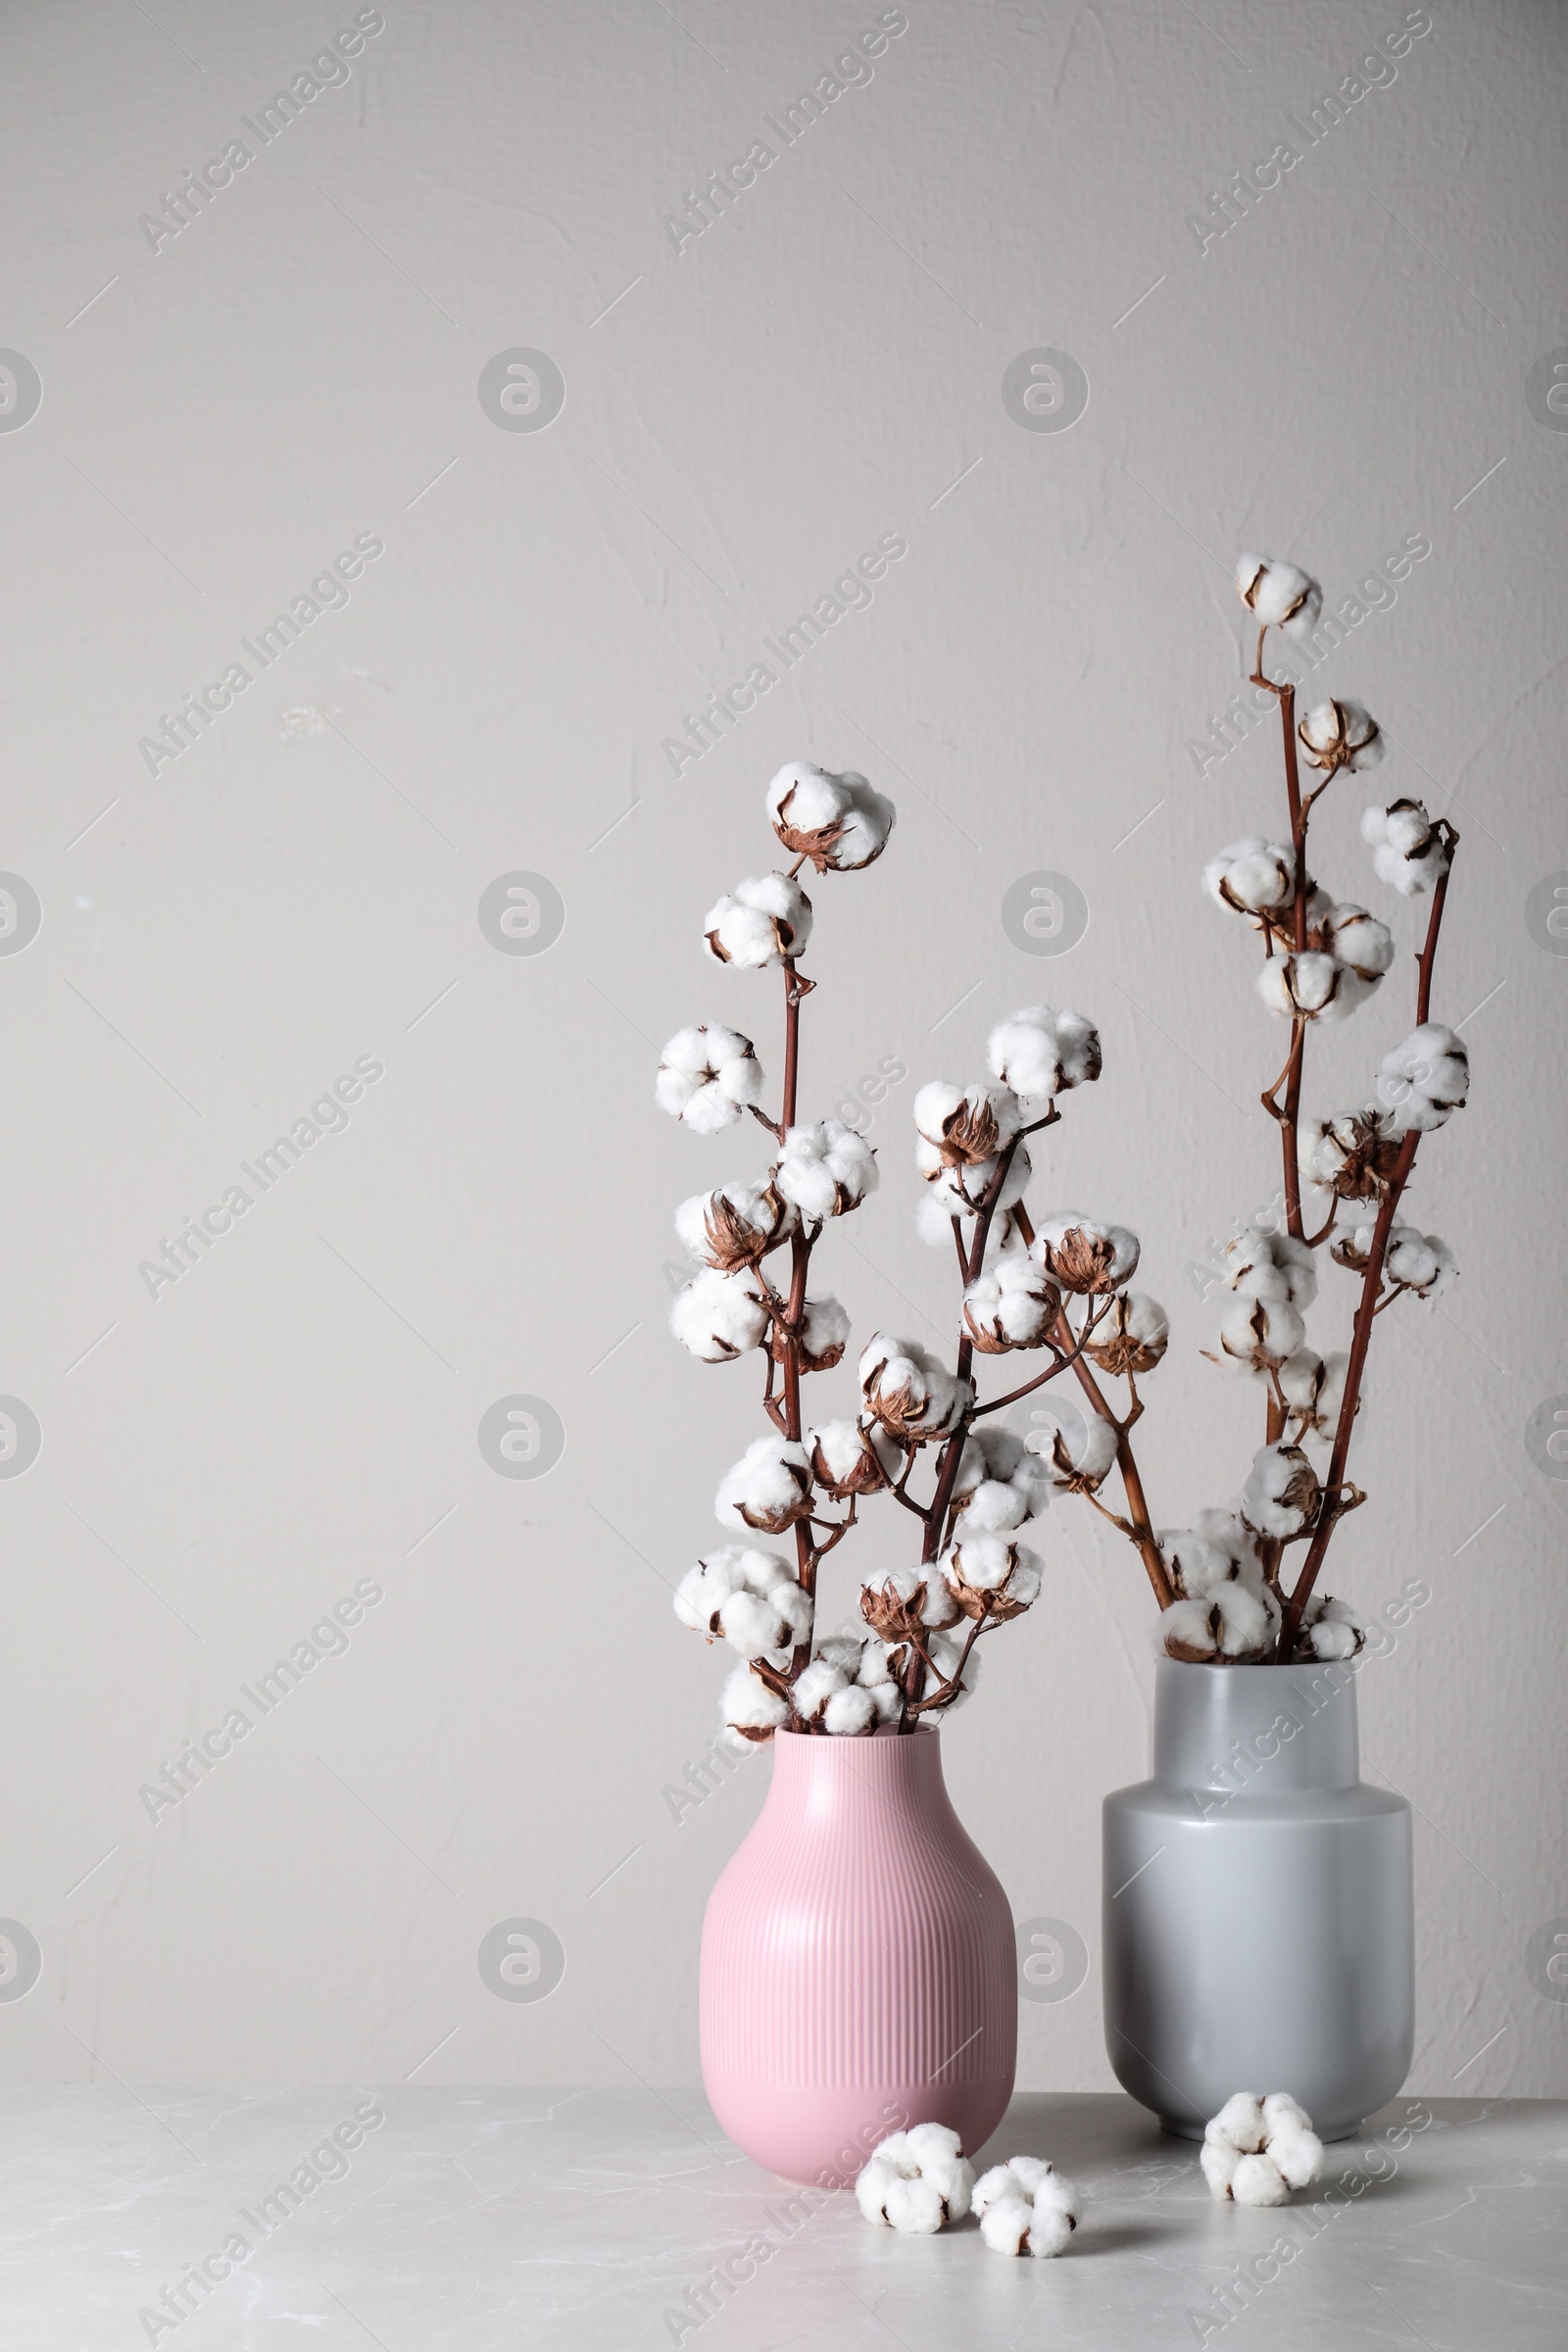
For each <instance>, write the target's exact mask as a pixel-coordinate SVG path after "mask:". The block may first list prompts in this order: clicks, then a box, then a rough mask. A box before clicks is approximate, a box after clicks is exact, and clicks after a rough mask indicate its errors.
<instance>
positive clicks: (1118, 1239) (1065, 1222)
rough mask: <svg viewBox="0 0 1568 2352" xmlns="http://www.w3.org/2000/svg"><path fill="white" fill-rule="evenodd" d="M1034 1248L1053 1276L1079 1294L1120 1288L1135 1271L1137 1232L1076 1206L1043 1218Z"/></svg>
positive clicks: (1097, 1292)
mask: <svg viewBox="0 0 1568 2352" xmlns="http://www.w3.org/2000/svg"><path fill="white" fill-rule="evenodd" d="M1034 1247H1035V1250H1036V1251H1037V1253H1038V1255H1039V1258H1040V1262H1041V1264H1042V1265H1043V1266H1044V1267H1045V1270H1046V1272H1047V1273H1048V1274H1049V1275H1050V1276H1051V1277H1052V1279H1053V1280H1054V1282H1057V1283H1059V1284H1060V1285H1061V1288H1062V1289H1063V1290H1064V1291H1075V1292H1077V1293H1078V1294H1079V1295H1080V1296H1081V1297H1089V1296H1091V1295H1097V1294H1099V1293H1101V1292H1103V1291H1119V1290H1120V1289H1121V1287H1122V1285H1123V1284H1124V1283H1127V1282H1130V1281H1131V1280H1132V1278H1133V1276H1134V1274H1135V1273H1136V1272H1137V1271H1138V1252H1139V1242H1138V1236H1137V1234H1136V1233H1134V1232H1132V1231H1131V1229H1130V1228H1129V1227H1128V1226H1126V1225H1108V1224H1103V1223H1102V1222H1101V1221H1100V1220H1099V1219H1098V1218H1096V1217H1089V1216H1085V1215H1084V1214H1083V1213H1082V1211H1081V1210H1079V1209H1063V1210H1058V1211H1057V1212H1056V1213H1055V1214H1054V1215H1052V1216H1049V1217H1046V1218H1043V1219H1042V1221H1041V1223H1040V1225H1039V1227H1038V1229H1037V1231H1036V1234H1035V1241H1034Z"/></svg>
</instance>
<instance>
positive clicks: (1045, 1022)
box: [986, 1005, 1061, 1100]
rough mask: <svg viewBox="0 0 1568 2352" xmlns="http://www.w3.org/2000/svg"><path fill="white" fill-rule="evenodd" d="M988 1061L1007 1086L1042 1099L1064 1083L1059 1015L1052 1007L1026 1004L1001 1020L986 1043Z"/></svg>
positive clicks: (1017, 1091) (1020, 1093) (1018, 1092)
mask: <svg viewBox="0 0 1568 2352" xmlns="http://www.w3.org/2000/svg"><path fill="white" fill-rule="evenodd" d="M986 1059H987V1061H988V1062H989V1063H990V1065H991V1068H992V1070H993V1072H994V1073H995V1075H996V1076H997V1077H998V1078H1000V1079H1001V1081H1002V1083H1003V1085H1004V1086H1008V1087H1011V1088H1012V1090H1013V1092H1014V1093H1015V1094H1019V1095H1027V1096H1029V1097H1031V1098H1032V1099H1035V1100H1038V1099H1040V1098H1041V1097H1042V1096H1046V1095H1054V1093H1055V1091H1056V1088H1057V1087H1058V1085H1059V1084H1060V1082H1061V1055H1060V1054H1058V1052H1057V1051H1056V1016H1055V1014H1054V1011H1053V1010H1052V1008H1051V1006H1050V1005H1024V1006H1023V1008H1022V1009H1021V1011H1018V1012H1013V1013H1009V1014H1008V1016H1007V1018H1006V1019H1005V1021H999V1022H998V1023H997V1025H996V1027H995V1028H994V1029H993V1030H992V1032H991V1035H990V1036H989V1037H988V1038H987V1040H986Z"/></svg>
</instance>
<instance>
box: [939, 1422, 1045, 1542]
mask: <svg viewBox="0 0 1568 2352" xmlns="http://www.w3.org/2000/svg"><path fill="white" fill-rule="evenodd" d="M1053 1491H1054V1490H1053V1487H1052V1481H1051V1473H1050V1471H1049V1470H1048V1468H1047V1466H1046V1464H1045V1463H1044V1462H1043V1461H1042V1460H1041V1459H1040V1456H1039V1454H1038V1453H1034V1452H1031V1451H1030V1449H1029V1448H1028V1446H1025V1444H1024V1441H1023V1439H1022V1438H1020V1437H1016V1436H1015V1435H1014V1434H1013V1432H1012V1431H1011V1430H1010V1429H1004V1428H1003V1427H1002V1426H1001V1424H1000V1423H999V1422H996V1421H983V1422H981V1423H980V1424H979V1426H978V1427H977V1428H976V1429H974V1430H973V1431H972V1432H971V1434H970V1435H969V1437H968V1438H967V1439H966V1441H965V1443H964V1448H963V1452H962V1454H961V1456H960V1457H959V1462H958V1474H957V1476H956V1479H955V1480H954V1482H953V1502H954V1506H955V1508H956V1509H957V1510H959V1511H961V1512H962V1513H963V1518H962V1522H961V1525H962V1527H963V1528H964V1529H965V1530H966V1531H967V1532H970V1533H974V1534H979V1533H981V1532H985V1533H991V1534H1000V1533H1003V1532H1005V1530H1007V1529H1009V1528H1014V1527H1020V1526H1022V1524H1023V1522H1024V1520H1025V1519H1033V1518H1034V1517H1036V1516H1037V1515H1038V1513H1040V1512H1041V1511H1043V1510H1045V1508H1046V1507H1047V1505H1048V1504H1049V1502H1050V1500H1051V1496H1052V1493H1053Z"/></svg>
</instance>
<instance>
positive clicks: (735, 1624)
mask: <svg viewBox="0 0 1568 2352" xmlns="http://www.w3.org/2000/svg"><path fill="white" fill-rule="evenodd" d="M796 1590H797V1591H799V1590H800V1588H799V1587H797V1588H796ZM801 1598H802V1599H803V1600H805V1601H806V1603H807V1606H806V1621H807V1624H808V1625H809V1623H810V1602H809V1599H807V1595H806V1594H805V1593H801ZM718 1622H719V1626H720V1628H721V1630H722V1632H723V1636H724V1639H725V1641H726V1642H728V1643H729V1645H730V1647H731V1649H738V1650H739V1651H740V1653H741V1655H742V1657H743V1658H755V1657H765V1656H770V1655H771V1654H772V1653H773V1652H774V1651H775V1650H780V1649H785V1648H788V1647H789V1645H790V1634H791V1627H790V1625H789V1622H788V1620H787V1619H786V1618H785V1617H784V1616H783V1615H782V1613H781V1612H780V1610H779V1609H778V1608H776V1607H775V1606H774V1604H773V1602H772V1600H771V1599H769V1598H768V1597H766V1596H765V1595H764V1594H762V1593H731V1594H730V1596H729V1598H728V1600H726V1601H725V1602H724V1604H723V1606H722V1608H721V1609H720V1610H719V1612H718Z"/></svg>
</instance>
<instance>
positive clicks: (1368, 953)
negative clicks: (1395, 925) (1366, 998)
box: [1316, 904, 1394, 990]
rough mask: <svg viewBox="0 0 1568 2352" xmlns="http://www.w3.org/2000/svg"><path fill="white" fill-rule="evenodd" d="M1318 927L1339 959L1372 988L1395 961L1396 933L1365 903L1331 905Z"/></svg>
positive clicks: (1336, 960) (1321, 936) (1327, 949)
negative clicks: (1361, 904) (1366, 906)
mask: <svg viewBox="0 0 1568 2352" xmlns="http://www.w3.org/2000/svg"><path fill="white" fill-rule="evenodd" d="M1316 928H1317V931H1318V934H1319V936H1320V938H1321V940H1322V942H1323V946H1324V948H1325V950H1326V951H1327V952H1328V954H1329V955H1330V956H1333V958H1334V960H1335V962H1336V963H1343V964H1344V965H1345V966H1346V968H1347V969H1348V971H1351V972H1353V973H1354V974H1355V976H1356V978H1357V979H1358V980H1359V981H1361V982H1362V983H1363V985H1364V987H1365V988H1366V989H1368V990H1371V989H1373V988H1375V987H1376V986H1377V983H1378V982H1379V981H1380V980H1381V979H1382V978H1383V975H1384V973H1385V972H1386V971H1387V970H1388V968H1389V966H1390V964H1391V963H1392V962H1393V961H1394V934H1393V932H1392V931H1391V930H1390V929H1389V927H1388V925H1387V923H1380V922H1379V921H1378V918H1377V916H1376V915H1375V914H1368V912H1367V910H1366V908H1365V907H1353V906H1350V905H1348V904H1347V905H1344V906H1337V907H1330V908H1329V910H1328V912H1327V914H1326V915H1325V916H1324V917H1323V919H1322V921H1321V923H1319V924H1318V925H1317V926H1316Z"/></svg>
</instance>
